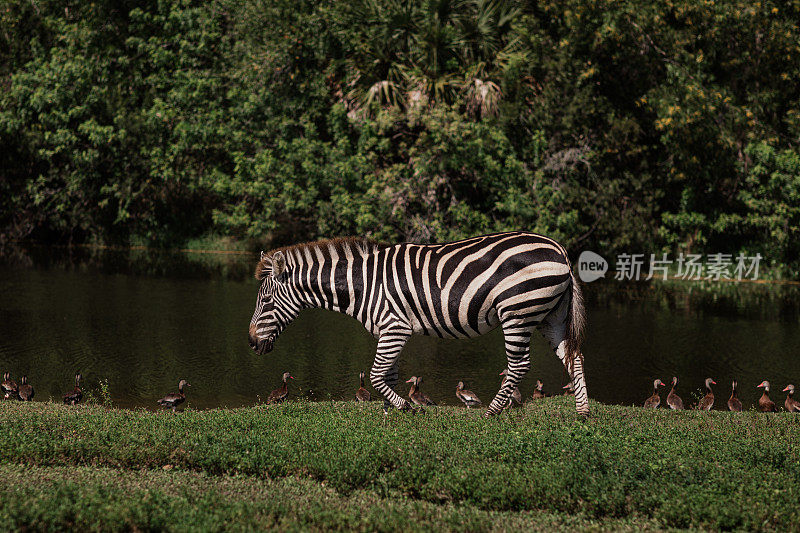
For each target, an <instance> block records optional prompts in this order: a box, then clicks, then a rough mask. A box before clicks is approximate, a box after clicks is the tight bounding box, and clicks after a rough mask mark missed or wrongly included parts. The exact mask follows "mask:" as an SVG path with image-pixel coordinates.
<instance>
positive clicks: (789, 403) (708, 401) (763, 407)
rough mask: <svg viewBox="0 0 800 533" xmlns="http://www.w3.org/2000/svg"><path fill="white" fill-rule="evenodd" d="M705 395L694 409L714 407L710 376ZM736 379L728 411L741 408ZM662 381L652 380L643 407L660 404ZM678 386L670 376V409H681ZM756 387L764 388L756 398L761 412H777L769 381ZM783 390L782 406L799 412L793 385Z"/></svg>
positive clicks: (714, 382) (799, 404)
mask: <svg viewBox="0 0 800 533" xmlns="http://www.w3.org/2000/svg"><path fill="white" fill-rule="evenodd" d="M705 384H706V395H705V396H703V397H702V398H701V399H700V401H699V402H697V404H696V405H695V406H694V409H699V410H701V411H710V410H711V409H712V408H713V407H714V391H713V390H711V385H716V384H717V382H716V381H714V380H713V379H711V378H706V381H705ZM736 385H737V382H736V380H733V382H732V383H731V397H730V398H728V410H729V411H737V412H739V411H741V410H742V402H741V400H739V397H738V396H737V393H736ZM663 386H664V382H663V381H661V380H660V379H657V380H655V381H653V395H652V396H650V397H649V398H647V400H645V402H644V407H645V408H648V409H655V408H657V407H658V406H659V405H661V395H660V394H659V393H658V388H659V387H663ZM677 386H678V378H676V377H673V378H672V389H670V391H669V394H667V406H668V407H669V408H670V409H683V408H684V407H683V400H681V398H680V396H678V395H677V394H676V393H675V388H676V387H677ZM756 388H757V389H759V388H760V389H764V392H763V393H762V394H761V398H759V399H758V404H757V408H758V410H759V411H761V412H762V413H776V412H778V409H777V407H775V402H773V401H772V400H771V399H770V397H769V381H766V380H765V381H762V382H761V383H760V384H758V385H756ZM783 392H786V393H788V394H787V395H786V400H785V401H784V402H783V405H784V407H785V408H786V410H787V411H789V412H790V413H800V402H798V401H797V400H795V399H794V385H792V384H789V385H786V388H784V389H783Z"/></svg>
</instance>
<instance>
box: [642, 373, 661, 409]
mask: <svg viewBox="0 0 800 533" xmlns="http://www.w3.org/2000/svg"><path fill="white" fill-rule="evenodd" d="M663 386H664V383H663V382H662V381H661V380H660V379H657V380H655V381H654V382H653V395H652V396H650V397H649V398H648V399H646V400H645V401H644V406H645V408H646V409H655V408H656V407H658V406H659V405H661V396H659V395H658V388H659V387H663Z"/></svg>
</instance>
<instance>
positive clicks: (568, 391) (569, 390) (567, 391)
mask: <svg viewBox="0 0 800 533" xmlns="http://www.w3.org/2000/svg"><path fill="white" fill-rule="evenodd" d="M561 388H562V389H564V396H575V387H573V386H572V382H571V381H570V382H569V383H567V384H566V385H564V386H563V387H561Z"/></svg>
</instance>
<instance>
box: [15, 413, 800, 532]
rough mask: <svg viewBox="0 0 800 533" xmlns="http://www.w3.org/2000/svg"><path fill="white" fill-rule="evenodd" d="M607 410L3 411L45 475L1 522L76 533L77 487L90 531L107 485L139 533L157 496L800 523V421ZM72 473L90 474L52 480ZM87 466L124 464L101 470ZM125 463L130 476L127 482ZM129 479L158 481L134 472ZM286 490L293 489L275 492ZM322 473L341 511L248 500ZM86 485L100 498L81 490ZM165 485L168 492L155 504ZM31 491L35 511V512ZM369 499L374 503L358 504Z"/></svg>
mask: <svg viewBox="0 0 800 533" xmlns="http://www.w3.org/2000/svg"><path fill="white" fill-rule="evenodd" d="M592 408H593V417H592V418H589V419H588V420H578V419H577V416H576V415H575V413H574V401H573V399H572V398H567V397H557V398H548V399H546V400H543V401H539V402H535V403H531V404H528V405H527V406H526V407H525V408H523V409H519V410H515V411H513V412H511V413H506V414H505V415H503V416H500V417H496V418H493V419H488V420H487V419H484V418H483V416H482V412H481V411H480V410H466V409H463V408H447V407H439V408H431V409H428V410H427V412H425V413H424V414H417V415H413V414H410V413H401V412H396V411H395V412H392V413H391V414H390V415H389V419H388V421H387V422H386V423H385V424H384V422H383V416H382V412H381V408H380V403H379V402H375V403H373V404H371V405H358V404H355V403H354V402H348V403H344V402H328V403H304V402H293V403H288V404H284V405H280V406H273V407H265V406H261V407H255V408H245V409H235V410H211V411H191V410H189V411H186V412H184V413H180V414H177V415H175V414H172V413H169V412H161V413H152V412H147V411H127V410H107V409H104V408H102V407H93V406H79V407H77V408H70V407H68V406H62V405H55V404H47V403H44V404H23V403H20V402H2V403H0V458H2V462H3V463H5V464H12V465H13V464H19V465H25V466H27V467H35V468H31V471H32V476H33V478H34V479H39V477H41V478H43V480H42V481H41V482H40V483H37V484H36V485H34V486H31V487H28V488H27V489H26V490H25V491H24V492H22V493H21V494H17V495H13V494H9V492H10V490H9V489H8V486H9V485H8V484H5V485H6V487H7V488H6V489H4V490H5V492H3V498H2V500H0V516H8V515H12V516H14V517H16V518H15V519H16V520H33V519H39V520H44V521H53V522H54V523H56V524H61V523H63V522H59V520H64V518H60V515H59V514H58V513H57V512H54V511H52V510H50V509H49V508H48V507H46V503H47V502H50V501H53V499H54V498H55V497H57V496H58V495H59V494H65V496H66V497H65V498H64V501H65V502H66V503H65V507H66V509H67V511H65V514H66V515H67V516H68V517H69V516H76V517H78V518H79V517H80V516H84V518H83V520H86V518H85V513H84V514H81V511H80V504H81V503H82V501H88V502H89V503H90V504H91V505H99V503H100V500H101V498H100V497H98V496H97V493H98V491H101V492H102V491H105V493H106V494H111V495H114V494H116V491H115V490H114V489H109V488H105V489H104V488H102V487H103V486H104V483H106V482H104V481H102V480H103V479H104V478H109V477H110V478H112V480H111V481H110V482H111V483H113V484H114V486H128V487H129V488H130V490H131V491H132V492H131V497H130V499H128V498H127V496H124V495H119V494H116V495H114V496H110V497H111V498H112V501H119V502H120V503H121V505H123V507H122V508H123V509H132V512H131V514H132V517H131V520H132V521H133V522H134V523H136V524H141V526H140V527H143V526H144V525H146V524H147V522H142V520H145V518H144V517H143V515H144V512H143V510H142V509H143V508H146V507H147V506H148V505H149V503H148V502H152V505H153V506H154V507H156V508H157V509H158V512H159V513H160V514H158V515H155V516H163V514H165V513H166V514H169V513H177V512H179V510H180V509H189V508H192V507H193V506H196V505H197V502H198V501H207V502H209V503H213V502H214V501H220V510H219V513H220V514H224V513H228V512H230V513H237V514H239V516H240V518H239V519H240V520H247V518H246V517H247V516H248V513H258V512H263V513H264V514H265V517H264V520H266V521H268V522H267V523H269V522H270V521H272V520H275V515H276V514H277V515H278V516H284V515H285V516H288V517H289V519H290V520H300V521H302V520H304V519H306V520H307V516H308V514H307V513H305V511H303V509H304V508H305V506H306V505H310V502H313V505H314V506H316V507H315V509H318V511H313V510H312V511H310V513H311V514H315V515H318V519H319V520H325V519H326V516H327V517H330V516H331V514H327V513H338V514H333V518H332V520H340V521H342V522H343V523H350V524H356V525H357V524H361V525H362V527H365V528H368V526H369V522H370V521H371V520H374V519H375V514H374V510H373V509H372V505H380V503H379V502H380V501H382V500H385V499H389V500H392V499H394V498H396V497H399V498H400V500H398V501H397V502H396V503H394V504H392V507H390V509H392V510H393V511H394V512H393V513H392V514H391V515H387V517H386V519H387V522H386V528H387V529H390V530H397V529H401V528H403V526H402V525H400V524H402V520H403V517H404V516H407V514H408V513H409V512H410V511H412V510H413V506H410V505H409V501H414V500H416V501H418V502H421V503H423V505H422V506H420V507H418V509H419V512H420V513H421V514H423V515H425V516H428V519H430V520H438V521H440V522H442V523H443V524H449V525H448V526H446V527H448V529H453V528H454V525H453V522H452V520H453V519H454V515H453V508H452V507H451V506H454V505H455V506H460V507H463V508H465V509H468V511H466V512H464V513H462V516H463V517H464V519H465V520H470V521H471V520H474V521H475V526H474V527H471V526H470V525H469V524H465V525H464V527H463V528H461V529H462V530H463V529H467V530H476V529H484V528H486V527H487V526H486V522H487V520H488V517H489V516H490V515H487V514H485V513H479V512H478V511H483V512H485V511H495V512H505V513H520V512H526V511H527V512H533V513H543V514H544V515H546V516H550V519H551V520H552V519H553V517H554V516H555V517H562V519H563V520H568V519H569V518H570V517H572V519H573V520H574V519H575V518H580V519H581V520H596V521H600V522H601V523H603V522H606V521H610V522H609V524H616V525H617V526H619V525H623V524H624V523H629V524H636V523H638V524H639V526H640V527H642V525H643V524H649V525H650V527H653V526H655V527H677V528H689V527H695V528H704V529H705V528H710V529H744V530H765V529H766V530H786V529H791V528H793V527H794V524H796V523H797V520H798V518H800V509H798V507H797V505H796V504H797V501H798V499H800V486H798V484H797V482H796V481H797V479H798V476H800V461H798V452H800V448H798V444H797V443H798V436H800V435H798V431H800V426H798V424H797V420H796V416H795V415H792V414H790V413H783V414H775V415H772V414H763V413H756V412H754V411H750V412H745V413H728V412H697V411H694V412H692V411H685V412H673V411H668V410H664V409H661V410H657V411H645V410H642V409H638V408H634V407H621V406H607V405H602V404H596V403H593V404H592ZM61 467H67V471H74V472H76V475H78V476H79V479H82V480H83V481H80V482H75V483H71V484H65V483H58V482H56V483H54V482H53V481H52V480H50V479H48V478H49V476H50V475H52V474H53V473H55V472H57V471H58V468H61ZM84 467H104V468H108V470H100V471H97V472H95V473H92V471H91V470H89V469H87V468H84ZM14 469H15V467H7V468H6V470H5V471H11V470H14ZM112 469H121V470H123V472H122V473H121V474H120V475H119V476H115V475H113V470H112ZM125 470H134V471H142V472H143V475H142V476H141V477H140V476H139V475H138V474H137V475H136V476H135V478H136V479H132V476H130V475H128V474H125V473H124V471H125ZM163 470H169V471H172V472H176V473H181V472H183V473H184V474H183V475H182V476H178V475H176V476H175V477H174V478H168V479H174V480H175V483H176V484H177V486H176V488H175V490H176V491H177V493H178V497H177V498H176V499H175V500H171V499H170V502H169V503H168V502H166V501H164V500H165V499H166V496H165V494H166V491H165V490H157V489H155V488H154V487H152V485H155V484H157V480H158V479H163V475H161V474H159V472H161V471H163ZM191 472H197V473H200V474H202V475H203V476H208V477H209V478H212V479H210V480H209V482H208V483H207V489H206V490H205V492H203V493H200V494H196V495H194V496H192V497H191V498H190V497H189V495H188V494H189V493H191V492H192V491H191V486H192V484H193V483H198V480H197V479H195V478H194V477H193V476H190V475H189V474H190V473H191ZM11 473H12V474H13V472H11ZM280 479H284V480H285V481H284V482H281V483H277V484H276V480H280ZM309 479H310V480H314V481H315V482H318V483H320V484H322V485H323V486H324V489H323V488H322V487H320V486H316V487H314V488H312V489H311V490H314V491H315V493H314V494H318V495H319V498H325V497H326V494H328V495H330V496H331V498H332V499H331V500H327V503H325V502H320V501H317V497H316V496H315V495H312V496H310V497H307V498H304V499H300V500H298V501H296V502H294V503H292V501H293V499H292V498H290V497H286V496H283V497H281V498H280V499H278V500H277V502H276V503H274V504H268V503H267V502H265V501H264V499H262V498H250V497H249V496H247V494H248V493H250V492H252V491H253V490H254V488H253V487H254V486H258V485H261V486H263V487H265V489H267V490H269V491H279V490H280V488H279V487H281V486H284V487H286V490H288V491H290V493H291V491H297V490H300V489H299V488H298V486H303V484H304V480H309ZM270 480H271V481H270ZM76 483H78V484H79V485H80V486H81V487H86V491H85V492H81V493H77V492H76V490H77V489H76V486H78V485H76ZM204 484H206V483H204ZM226 484H230V485H232V486H231V488H229V489H227V490H226V489H225V485H226ZM306 485H307V486H308V487H312V485H314V484H311V483H306ZM237 486H238V487H239V488H238V489H236V488H235V487H237ZM276 486H277V487H278V488H276ZM148 487H150V488H148ZM148 491H152V496H151V498H150V499H142V498H141V496H142V495H143V493H145V492H148ZM332 491H335V493H334V492H332ZM54 492H55V495H54ZM237 494H241V495H242V496H241V498H242V499H245V500H246V501H247V505H245V503H243V502H241V501H239V504H241V506H239V507H237V505H236V504H235V502H236V501H237V500H238V499H239V497H238V496H237ZM6 496H9V497H10V498H7V497H6ZM21 498H30V500H25V501H32V502H33V504H32V505H31V506H25V507H24V508H23V506H22V505H21V504H20V500H21ZM82 498H85V500H82ZM364 498H367V500H368V502H369V501H371V502H374V504H373V503H366V504H364V503H362V504H358V503H357V502H358V501H362V502H363V501H364ZM126 500H127V501H126ZM231 500H233V502H232V501H231ZM159 502H162V503H163V504H161V503H159ZM70 506H71V507H70ZM326 506H327V507H326ZM436 507H438V510H435V508H436ZM70 509H71V510H72V513H74V515H70V514H69V512H70V511H69V510H70ZM120 512H123V511H117V513H120ZM395 513H396V514H395ZM353 514H355V515H357V517H358V518H354V517H353ZM114 516H117V517H118V516H119V514H115V515H114ZM145 516H146V515H145ZM196 516H197V517H198V518H197V519H198V520H204V519H207V520H211V521H218V520H219V519H220V518H219V516H212V515H210V514H208V513H206V515H202V514H201V515H196ZM337 516H338V518H337ZM392 516H396V519H394V518H392ZM515 516H516V517H517V519H520V515H515ZM523 516H524V515H523ZM26 517H27V518H26ZM137 517H138V518H137ZM293 517H294V518H293ZM303 517H306V518H303ZM76 519H77V518H76ZM361 519H363V520H366V521H367V523H366V524H365V523H364V522H362V521H360V520H361ZM357 520H358V521H357ZM184 521H185V519H184ZM620 521H622V524H621V523H620ZM581 523H582V522H580V521H578V523H576V524H573V525H572V527H579V526H580V525H581ZM328 525H331V524H330V523H329V524H328ZM609 527H611V526H609Z"/></svg>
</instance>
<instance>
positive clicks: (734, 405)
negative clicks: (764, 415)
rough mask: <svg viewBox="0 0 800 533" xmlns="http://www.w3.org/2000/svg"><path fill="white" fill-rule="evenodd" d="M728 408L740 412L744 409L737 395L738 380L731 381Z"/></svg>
mask: <svg viewBox="0 0 800 533" xmlns="http://www.w3.org/2000/svg"><path fill="white" fill-rule="evenodd" d="M728 409H729V410H731V411H736V412H740V411H741V410H742V402H740V401H739V398H737V397H736V380H735V379H734V380H733V383H731V397H730V398H729V399H728Z"/></svg>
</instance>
